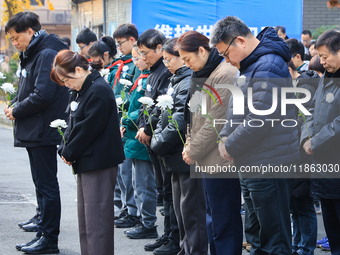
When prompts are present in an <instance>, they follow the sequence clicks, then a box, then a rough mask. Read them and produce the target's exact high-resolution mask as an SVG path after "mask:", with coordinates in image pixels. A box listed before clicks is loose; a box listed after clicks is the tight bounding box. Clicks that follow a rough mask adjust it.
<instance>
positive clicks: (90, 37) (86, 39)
mask: <svg viewBox="0 0 340 255" xmlns="http://www.w3.org/2000/svg"><path fill="white" fill-rule="evenodd" d="M95 41H97V36H96V34H95V33H94V32H92V31H91V30H90V29H89V28H88V27H87V28H84V29H83V30H81V31H80V32H79V34H78V35H77V38H76V43H77V44H78V47H79V49H80V53H81V54H82V55H84V56H85V57H87V58H89V57H88V50H89V48H90V47H91V45H92V44H93V43H94V42H95ZM89 61H91V60H89Z"/></svg>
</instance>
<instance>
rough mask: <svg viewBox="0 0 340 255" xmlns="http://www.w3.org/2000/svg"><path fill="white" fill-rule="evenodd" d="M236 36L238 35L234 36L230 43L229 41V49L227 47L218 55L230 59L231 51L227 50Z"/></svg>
mask: <svg viewBox="0 0 340 255" xmlns="http://www.w3.org/2000/svg"><path fill="white" fill-rule="evenodd" d="M236 38H237V36H236V37H234V38H233V39H232V40H231V41H230V43H229V45H228V47H227V49H226V50H225V51H224V52H223V53H219V54H218V55H220V56H221V57H223V58H228V59H229V53H228V54H226V52H227V51H228V50H229V48H230V46H231V44H232V43H233V42H234V40H235V39H236Z"/></svg>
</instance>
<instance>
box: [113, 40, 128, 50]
mask: <svg viewBox="0 0 340 255" xmlns="http://www.w3.org/2000/svg"><path fill="white" fill-rule="evenodd" d="M127 40H129V39H126V40H125V41H122V42H120V43H117V44H116V46H117V48H118V47H122V44H123V43H125V42H126V41H127Z"/></svg>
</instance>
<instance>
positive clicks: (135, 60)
mask: <svg viewBox="0 0 340 255" xmlns="http://www.w3.org/2000/svg"><path fill="white" fill-rule="evenodd" d="M140 58H141V57H138V58H131V59H132V61H133V62H137V61H138V60H139V59H140Z"/></svg>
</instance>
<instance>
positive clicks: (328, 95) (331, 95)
mask: <svg viewBox="0 0 340 255" xmlns="http://www.w3.org/2000/svg"><path fill="white" fill-rule="evenodd" d="M334 99H335V98H334V95H333V93H328V94H327V95H326V101H327V102H328V103H332V102H333V101H334Z"/></svg>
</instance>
